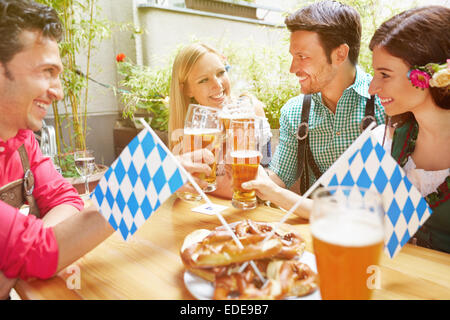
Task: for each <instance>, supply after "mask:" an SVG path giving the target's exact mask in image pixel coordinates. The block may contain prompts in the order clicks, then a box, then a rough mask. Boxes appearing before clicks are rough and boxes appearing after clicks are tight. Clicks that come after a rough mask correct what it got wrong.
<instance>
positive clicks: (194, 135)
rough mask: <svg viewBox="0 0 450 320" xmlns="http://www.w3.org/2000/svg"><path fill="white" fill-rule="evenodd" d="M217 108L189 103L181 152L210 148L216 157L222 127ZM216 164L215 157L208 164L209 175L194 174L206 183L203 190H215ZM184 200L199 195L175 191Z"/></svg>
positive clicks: (198, 197) (200, 160)
mask: <svg viewBox="0 0 450 320" xmlns="http://www.w3.org/2000/svg"><path fill="white" fill-rule="evenodd" d="M219 111H220V110H219V109H216V108H211V107H207V106H202V105H198V104H190V105H189V108H188V111H187V114H186V118H185V123H184V135H183V153H188V152H193V151H195V150H200V149H208V150H210V151H211V152H212V153H213V154H214V156H215V157H216V158H217V153H218V152H217V151H218V148H219V146H220V140H221V139H220V136H221V134H222V127H221V123H220V121H219V117H218V114H219ZM193 160H194V162H196V161H198V162H202V161H203V159H202V158H199V159H193ZM216 166H217V159H215V161H214V162H213V163H212V164H210V168H211V175H209V176H206V175H205V174H198V173H197V174H195V176H196V177H198V178H200V179H202V180H204V181H205V182H206V183H207V186H206V188H204V189H203V191H205V192H212V191H214V190H216ZM177 194H178V196H179V197H181V198H182V199H184V200H200V199H201V196H200V195H199V194H197V193H195V194H194V193H190V192H180V193H177Z"/></svg>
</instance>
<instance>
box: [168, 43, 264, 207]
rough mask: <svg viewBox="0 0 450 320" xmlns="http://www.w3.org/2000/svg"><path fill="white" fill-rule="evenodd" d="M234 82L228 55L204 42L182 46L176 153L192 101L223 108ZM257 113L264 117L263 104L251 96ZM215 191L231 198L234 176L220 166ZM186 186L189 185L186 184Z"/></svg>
mask: <svg viewBox="0 0 450 320" xmlns="http://www.w3.org/2000/svg"><path fill="white" fill-rule="evenodd" d="M230 98H231V84H230V79H229V77H228V72H227V66H226V63H225V57H224V56H223V55H222V54H220V53H219V52H218V51H216V50H215V49H213V48H211V47H209V46H208V45H206V44H203V43H194V44H191V45H188V46H186V47H184V48H183V49H181V51H180V52H179V53H178V54H177V56H176V57H175V60H174V63H173V69H172V82H171V87H170V107H169V110H170V115H169V147H170V148H171V149H172V150H174V152H175V153H178V152H180V150H177V148H179V146H177V144H178V142H179V141H180V139H181V138H182V136H183V130H182V129H183V127H184V118H185V116H186V112H187V109H188V106H189V104H190V103H198V104H201V105H205V106H209V107H214V108H222V107H223V105H224V104H225V103H226V102H228V101H230ZM251 100H252V102H253V106H254V109H255V115H256V116H259V117H265V114H264V105H263V104H262V103H261V102H260V101H259V100H257V99H256V98H254V97H251ZM217 186H218V188H217V190H216V191H215V192H214V194H215V195H218V196H222V197H226V198H231V195H232V190H231V177H230V175H229V174H227V173H226V172H225V170H223V169H222V170H221V169H220V168H219V169H218V177H217ZM184 188H189V187H188V186H185V187H184Z"/></svg>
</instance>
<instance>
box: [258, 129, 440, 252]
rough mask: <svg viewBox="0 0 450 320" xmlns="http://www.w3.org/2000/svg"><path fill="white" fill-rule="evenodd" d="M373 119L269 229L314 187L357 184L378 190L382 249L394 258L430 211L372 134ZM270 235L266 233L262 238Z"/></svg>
mask: <svg viewBox="0 0 450 320" xmlns="http://www.w3.org/2000/svg"><path fill="white" fill-rule="evenodd" d="M374 126H375V123H371V124H370V125H369V126H368V127H367V129H366V130H364V132H363V133H361V135H360V136H359V137H358V138H357V139H356V140H355V141H354V142H353V143H352V144H351V145H350V146H349V147H348V149H347V150H346V151H345V152H344V153H343V154H342V155H341V156H340V157H339V158H338V159H337V160H336V161H335V163H333V165H332V166H331V167H330V168H329V169H328V170H327V171H326V172H325V173H324V174H323V175H322V176H321V177H320V178H319V179H317V180H316V182H315V183H314V184H313V185H312V186H311V187H310V188H309V189H308V190H307V191H306V192H305V194H303V195H302V197H301V198H300V199H299V200H298V201H297V203H296V204H295V205H294V206H292V208H291V209H290V210H289V211H288V212H287V213H286V214H285V215H284V216H283V218H282V219H281V221H280V222H279V223H278V224H277V225H276V226H275V228H274V230H272V232H275V231H276V230H277V229H278V227H279V226H280V225H281V224H282V223H284V221H286V220H287V218H288V217H289V216H290V215H291V214H292V212H294V211H295V209H297V208H298V207H299V206H300V204H301V203H302V202H303V201H304V199H305V198H307V197H308V196H309V195H310V194H311V193H312V192H313V191H314V190H315V189H316V188H317V187H319V186H321V185H324V186H339V185H341V186H358V187H361V188H366V189H369V190H374V191H376V192H378V193H380V194H381V198H382V202H383V207H384V210H385V217H384V222H385V223H384V225H385V243H384V245H385V253H386V254H387V255H388V256H389V257H390V258H393V257H395V255H396V254H397V253H398V252H399V251H400V249H401V248H402V247H403V246H404V245H405V244H406V243H407V242H408V240H409V239H410V238H411V236H413V235H414V234H415V233H416V231H417V230H418V229H419V228H420V227H421V226H422V225H423V224H424V223H425V221H426V220H427V219H428V218H429V217H430V215H431V214H432V210H431V208H430V207H429V205H428V203H427V202H426V200H425V199H424V198H423V197H422V195H421V194H420V192H419V191H418V190H417V189H416V188H415V187H414V185H413V184H412V183H411V182H410V181H409V180H408V178H407V177H406V174H405V172H404V171H403V169H402V168H401V167H400V166H399V165H398V163H397V162H396V161H395V160H394V159H393V158H392V157H391V155H390V154H389V153H387V152H386V151H385V150H384V149H383V147H382V146H381V145H380V144H379V143H378V142H377V140H376V138H374V137H373V136H372V134H371V130H372V128H373V127H374ZM270 236H271V235H270V234H269V235H268V236H267V237H266V238H265V240H267V239H268V238H269V237H270Z"/></svg>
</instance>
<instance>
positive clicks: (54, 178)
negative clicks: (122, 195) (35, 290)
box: [0, 130, 83, 279]
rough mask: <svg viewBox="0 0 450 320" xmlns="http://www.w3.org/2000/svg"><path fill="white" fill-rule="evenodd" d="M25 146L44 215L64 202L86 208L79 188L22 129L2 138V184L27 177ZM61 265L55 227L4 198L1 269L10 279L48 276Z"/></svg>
mask: <svg viewBox="0 0 450 320" xmlns="http://www.w3.org/2000/svg"><path fill="white" fill-rule="evenodd" d="M22 144H23V145H24V146H25V149H26V151H27V154H28V158H29V161H30V168H31V171H32V172H33V175H34V180H35V183H34V190H33V196H34V198H35V199H36V203H37V205H38V207H39V212H40V214H41V217H43V216H45V214H47V212H48V211H49V210H50V209H52V208H53V207H56V206H58V205H60V204H69V205H72V206H74V207H75V208H77V209H78V210H81V209H83V200H82V199H81V198H80V197H79V195H78V193H77V191H76V190H75V188H74V187H73V186H72V185H71V184H70V183H68V182H67V180H66V179H64V178H63V177H62V176H61V174H60V173H58V172H57V171H56V169H55V167H54V165H53V163H52V161H51V160H50V158H47V157H43V156H42V153H41V150H40V148H39V145H38V142H37V141H36V139H35V137H34V134H33V132H32V131H30V130H19V132H18V133H17V135H16V136H15V137H14V138H11V139H9V140H8V141H3V140H1V139H0V187H1V186H4V185H6V184H7V183H10V182H12V181H15V180H17V179H21V178H23V176H24V171H23V168H22V162H21V160H20V155H19V152H18V151H17V149H18V148H19V147H20V146H21V145H22ZM57 264H58V244H57V242H56V238H55V235H54V233H53V230H52V229H51V228H44V226H43V222H42V220H41V219H37V218H36V217H34V216H32V215H29V216H25V215H23V214H21V213H20V212H19V210H18V209H16V208H14V207H12V206H10V205H8V204H6V203H5V202H3V201H0V270H1V271H2V272H3V273H4V274H5V276H7V277H8V278H17V277H20V278H21V279H27V278H29V277H37V278H43V279H45V278H48V277H51V276H53V275H54V273H55V272H56V267H57Z"/></svg>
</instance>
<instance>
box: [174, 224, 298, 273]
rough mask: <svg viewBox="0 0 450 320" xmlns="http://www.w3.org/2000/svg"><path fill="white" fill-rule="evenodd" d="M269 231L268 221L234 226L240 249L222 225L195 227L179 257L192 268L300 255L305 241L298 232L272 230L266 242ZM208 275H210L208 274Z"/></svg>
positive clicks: (289, 257)
mask: <svg viewBox="0 0 450 320" xmlns="http://www.w3.org/2000/svg"><path fill="white" fill-rule="evenodd" d="M272 230H273V228H272V226H270V225H269V224H267V223H256V222H253V221H251V220H245V221H241V222H239V223H237V224H235V225H233V227H232V231H233V232H234V233H235V234H236V236H237V237H238V239H239V241H240V242H241V244H242V246H243V248H239V246H238V245H237V244H236V243H235V242H234V240H233V238H232V236H231V234H230V233H229V232H228V231H227V230H226V229H225V228H224V227H218V228H216V229H215V230H213V231H211V232H208V231H207V230H204V229H201V230H197V231H194V232H193V233H191V234H189V235H188V236H187V237H186V239H185V242H184V243H183V247H182V249H181V254H180V255H181V259H182V261H183V263H184V264H185V265H186V267H188V269H192V268H212V267H219V266H226V265H230V264H236V263H241V262H245V261H250V260H259V259H267V258H273V257H275V258H278V259H291V258H293V257H295V256H301V254H302V253H303V251H304V248H305V242H304V240H303V239H302V238H301V237H300V235H298V234H296V233H293V232H289V233H286V234H284V235H283V236H281V235H280V234H278V233H274V235H273V236H272V237H271V238H270V239H268V240H266V241H265V238H266V236H267V235H268V234H269V232H271V231H272ZM199 235H200V236H199ZM200 273H201V272H200ZM208 278H211V276H210V275H208Z"/></svg>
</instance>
